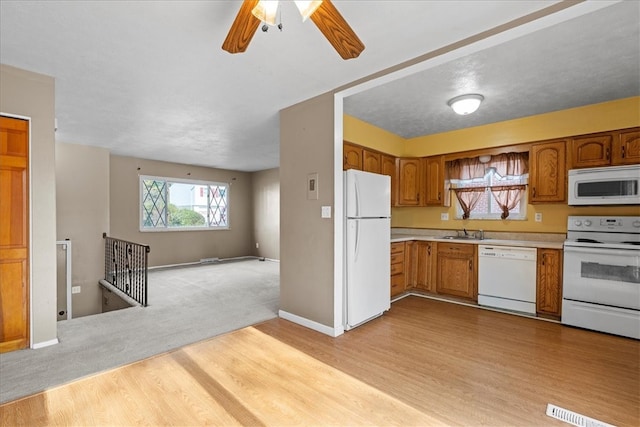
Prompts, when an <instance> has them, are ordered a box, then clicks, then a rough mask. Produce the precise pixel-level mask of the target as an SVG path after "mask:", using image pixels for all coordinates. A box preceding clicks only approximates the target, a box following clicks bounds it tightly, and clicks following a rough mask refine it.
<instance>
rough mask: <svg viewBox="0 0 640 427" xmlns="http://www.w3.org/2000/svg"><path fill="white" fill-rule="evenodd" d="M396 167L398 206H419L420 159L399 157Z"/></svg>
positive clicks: (420, 187)
mask: <svg viewBox="0 0 640 427" xmlns="http://www.w3.org/2000/svg"><path fill="white" fill-rule="evenodd" d="M398 169H399V170H398V194H397V196H398V206H420V204H421V198H420V195H421V193H422V181H423V180H422V167H421V161H420V159H399V160H398Z"/></svg>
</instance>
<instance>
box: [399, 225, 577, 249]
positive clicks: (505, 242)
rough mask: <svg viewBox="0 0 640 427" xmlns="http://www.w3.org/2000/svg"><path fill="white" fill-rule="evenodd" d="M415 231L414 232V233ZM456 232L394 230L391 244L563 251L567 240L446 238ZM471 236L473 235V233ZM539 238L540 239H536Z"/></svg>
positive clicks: (510, 235) (526, 235)
mask: <svg viewBox="0 0 640 427" xmlns="http://www.w3.org/2000/svg"><path fill="white" fill-rule="evenodd" d="M412 231H414V232H412ZM455 234H456V231H455V230H424V229H420V230H410V229H403V230H401V231H399V230H392V232H391V242H392V243H394V242H405V241H410V240H421V241H432V242H453V243H466V244H472V245H486V246H492V245H494V246H517V247H528V248H544V249H562V248H563V243H564V240H565V238H566V235H564V234H534V233H493V232H485V238H484V239H482V240H481V239H473V238H470V239H463V238H461V239H447V238H445V237H446V236H451V235H455ZM469 234H472V235H473V231H470V232H469ZM536 237H539V239H536Z"/></svg>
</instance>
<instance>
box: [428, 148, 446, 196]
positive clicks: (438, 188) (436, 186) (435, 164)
mask: <svg viewBox="0 0 640 427" xmlns="http://www.w3.org/2000/svg"><path fill="white" fill-rule="evenodd" d="M424 167H425V178H426V181H425V195H424V199H425V201H424V203H425V205H430V206H448V203H445V194H444V156H434V157H426V158H425V159H424Z"/></svg>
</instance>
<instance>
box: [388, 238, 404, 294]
mask: <svg viewBox="0 0 640 427" xmlns="http://www.w3.org/2000/svg"><path fill="white" fill-rule="evenodd" d="M406 285H407V282H406V276H405V242H394V243H391V290H390V293H391V297H394V296H396V295H399V294H401V293H402V292H404V290H405V288H406Z"/></svg>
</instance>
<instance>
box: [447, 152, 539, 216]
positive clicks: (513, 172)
mask: <svg viewBox="0 0 640 427" xmlns="http://www.w3.org/2000/svg"><path fill="white" fill-rule="evenodd" d="M481 160H482V161H481ZM447 176H448V180H449V183H450V185H451V189H452V190H453V192H454V194H455V196H456V197H455V201H454V203H455V205H456V208H457V214H456V218H457V219H507V218H509V219H526V213H527V209H526V208H527V199H526V194H527V191H526V190H527V181H528V153H505V154H499V155H495V156H486V157H484V156H483V157H482V158H481V157H476V158H469V159H458V160H454V161H450V162H447Z"/></svg>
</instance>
